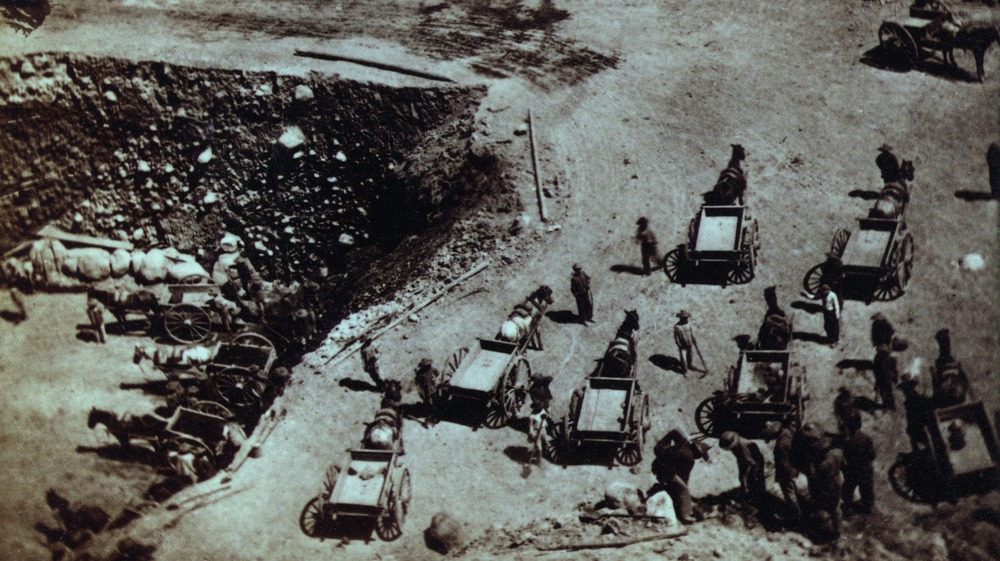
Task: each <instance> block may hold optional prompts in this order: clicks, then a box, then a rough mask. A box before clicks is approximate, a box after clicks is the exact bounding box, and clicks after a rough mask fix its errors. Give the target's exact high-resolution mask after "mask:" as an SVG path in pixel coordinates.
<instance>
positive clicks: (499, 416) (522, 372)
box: [484, 356, 531, 429]
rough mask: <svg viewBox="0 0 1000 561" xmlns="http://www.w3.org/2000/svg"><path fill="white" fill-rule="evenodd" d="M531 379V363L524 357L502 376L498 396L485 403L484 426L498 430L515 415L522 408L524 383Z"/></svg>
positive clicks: (519, 358)
mask: <svg viewBox="0 0 1000 561" xmlns="http://www.w3.org/2000/svg"><path fill="white" fill-rule="evenodd" d="M530 377H531V363H529V362H528V359H526V358H525V357H523V356H522V357H518V359H517V361H516V362H515V363H514V365H513V366H512V367H511V368H510V370H509V371H508V372H507V375H506V376H504V378H503V380H502V381H501V382H500V384H499V387H498V395H497V396H496V397H495V398H493V399H491V400H490V401H489V403H487V409H486V420H485V423H484V424H485V425H486V426H487V427H489V428H491V429H498V428H501V427H503V426H505V425H506V424H507V422H508V421H509V420H510V419H511V418H512V417H514V416H515V415H517V413H518V412H519V411H520V410H521V407H522V406H524V401H525V397H526V395H525V390H524V386H525V383H524V381H525V380H527V379H528V378H530Z"/></svg>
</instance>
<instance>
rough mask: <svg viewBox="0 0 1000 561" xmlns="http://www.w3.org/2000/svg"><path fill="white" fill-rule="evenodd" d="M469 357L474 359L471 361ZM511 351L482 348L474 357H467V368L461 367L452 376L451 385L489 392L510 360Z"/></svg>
mask: <svg viewBox="0 0 1000 561" xmlns="http://www.w3.org/2000/svg"><path fill="white" fill-rule="evenodd" d="M469 358H471V359H472V360H471V361H469ZM510 359H511V354H510V353H499V352H496V351H489V350H485V349H480V351H479V352H478V353H476V354H475V356H473V357H466V360H464V361H463V362H468V363H469V365H468V367H467V368H460V369H459V371H458V372H456V373H455V375H454V376H452V378H451V386H452V387H455V388H462V389H465V390H471V391H478V392H489V391H492V390H493V388H495V387H496V385H497V382H498V381H499V380H500V377H501V376H502V375H503V373H504V371H505V370H506V368H507V364H508V363H509V362H510Z"/></svg>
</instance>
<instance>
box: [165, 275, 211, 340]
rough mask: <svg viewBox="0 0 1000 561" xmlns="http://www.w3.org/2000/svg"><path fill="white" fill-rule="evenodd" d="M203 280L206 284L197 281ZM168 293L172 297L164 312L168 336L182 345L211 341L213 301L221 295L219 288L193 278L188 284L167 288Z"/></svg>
mask: <svg viewBox="0 0 1000 561" xmlns="http://www.w3.org/2000/svg"><path fill="white" fill-rule="evenodd" d="M185 280H188V279H185ZM201 280H205V281H206V282H197V281H201ZM167 290H168V291H169V293H170V296H169V298H168V299H167V301H166V302H164V303H163V304H162V306H161V311H160V317H161V320H162V321H163V330H164V331H165V332H166V333H167V335H168V336H169V337H170V338H171V339H173V340H174V341H176V342H178V343H182V344H184V343H186V344H194V343H200V342H202V341H204V340H206V339H208V338H209V336H210V335H211V334H212V325H213V319H214V317H215V314H214V313H213V311H212V310H211V307H210V302H211V301H212V299H213V298H215V297H216V296H217V295H218V294H219V292H220V288H219V286H218V285H217V284H215V283H212V282H211V281H207V279H200V278H195V277H193V278H191V279H190V280H189V281H188V282H182V283H181V284H171V285H167Z"/></svg>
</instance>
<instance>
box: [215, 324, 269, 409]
mask: <svg viewBox="0 0 1000 561" xmlns="http://www.w3.org/2000/svg"><path fill="white" fill-rule="evenodd" d="M276 358H277V351H276V350H275V347H274V344H273V343H271V341H270V340H268V338H267V337H264V336H263V335H259V334H257V333H241V334H239V335H237V336H235V337H233V339H232V341H230V342H228V343H222V344H221V345H220V346H219V352H218V353H216V355H215V358H213V359H212V362H211V363H209V364H207V365H206V366H205V373H206V374H207V375H208V380H209V383H210V384H211V387H212V391H213V392H214V393H215V395H216V396H217V398H218V399H219V400H220V401H221V402H222V403H225V404H228V405H230V406H232V407H235V408H237V409H240V410H247V409H253V410H258V411H260V410H263V409H264V398H265V394H266V389H267V386H268V384H270V383H271V382H270V378H269V375H270V373H271V367H272V366H274V361H275V359H276Z"/></svg>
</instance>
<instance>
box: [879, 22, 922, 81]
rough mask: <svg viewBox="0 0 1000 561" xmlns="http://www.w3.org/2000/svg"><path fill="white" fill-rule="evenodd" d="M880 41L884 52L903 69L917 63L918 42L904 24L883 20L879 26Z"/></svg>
mask: <svg viewBox="0 0 1000 561" xmlns="http://www.w3.org/2000/svg"><path fill="white" fill-rule="evenodd" d="M878 42H879V45H881V46H882V52H883V53H885V54H886V55H887V56H888V57H890V58H891V60H892V62H894V63H896V64H897V65H899V68H900V69H901V70H910V69H912V68H913V67H914V66H915V65H916V64H917V58H918V56H919V51H918V50H917V42H916V41H914V40H913V37H912V36H911V35H910V32H909V31H907V30H906V28H904V27H903V26H902V25H900V24H898V23H896V22H894V21H886V22H882V26H881V27H879V28H878Z"/></svg>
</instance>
